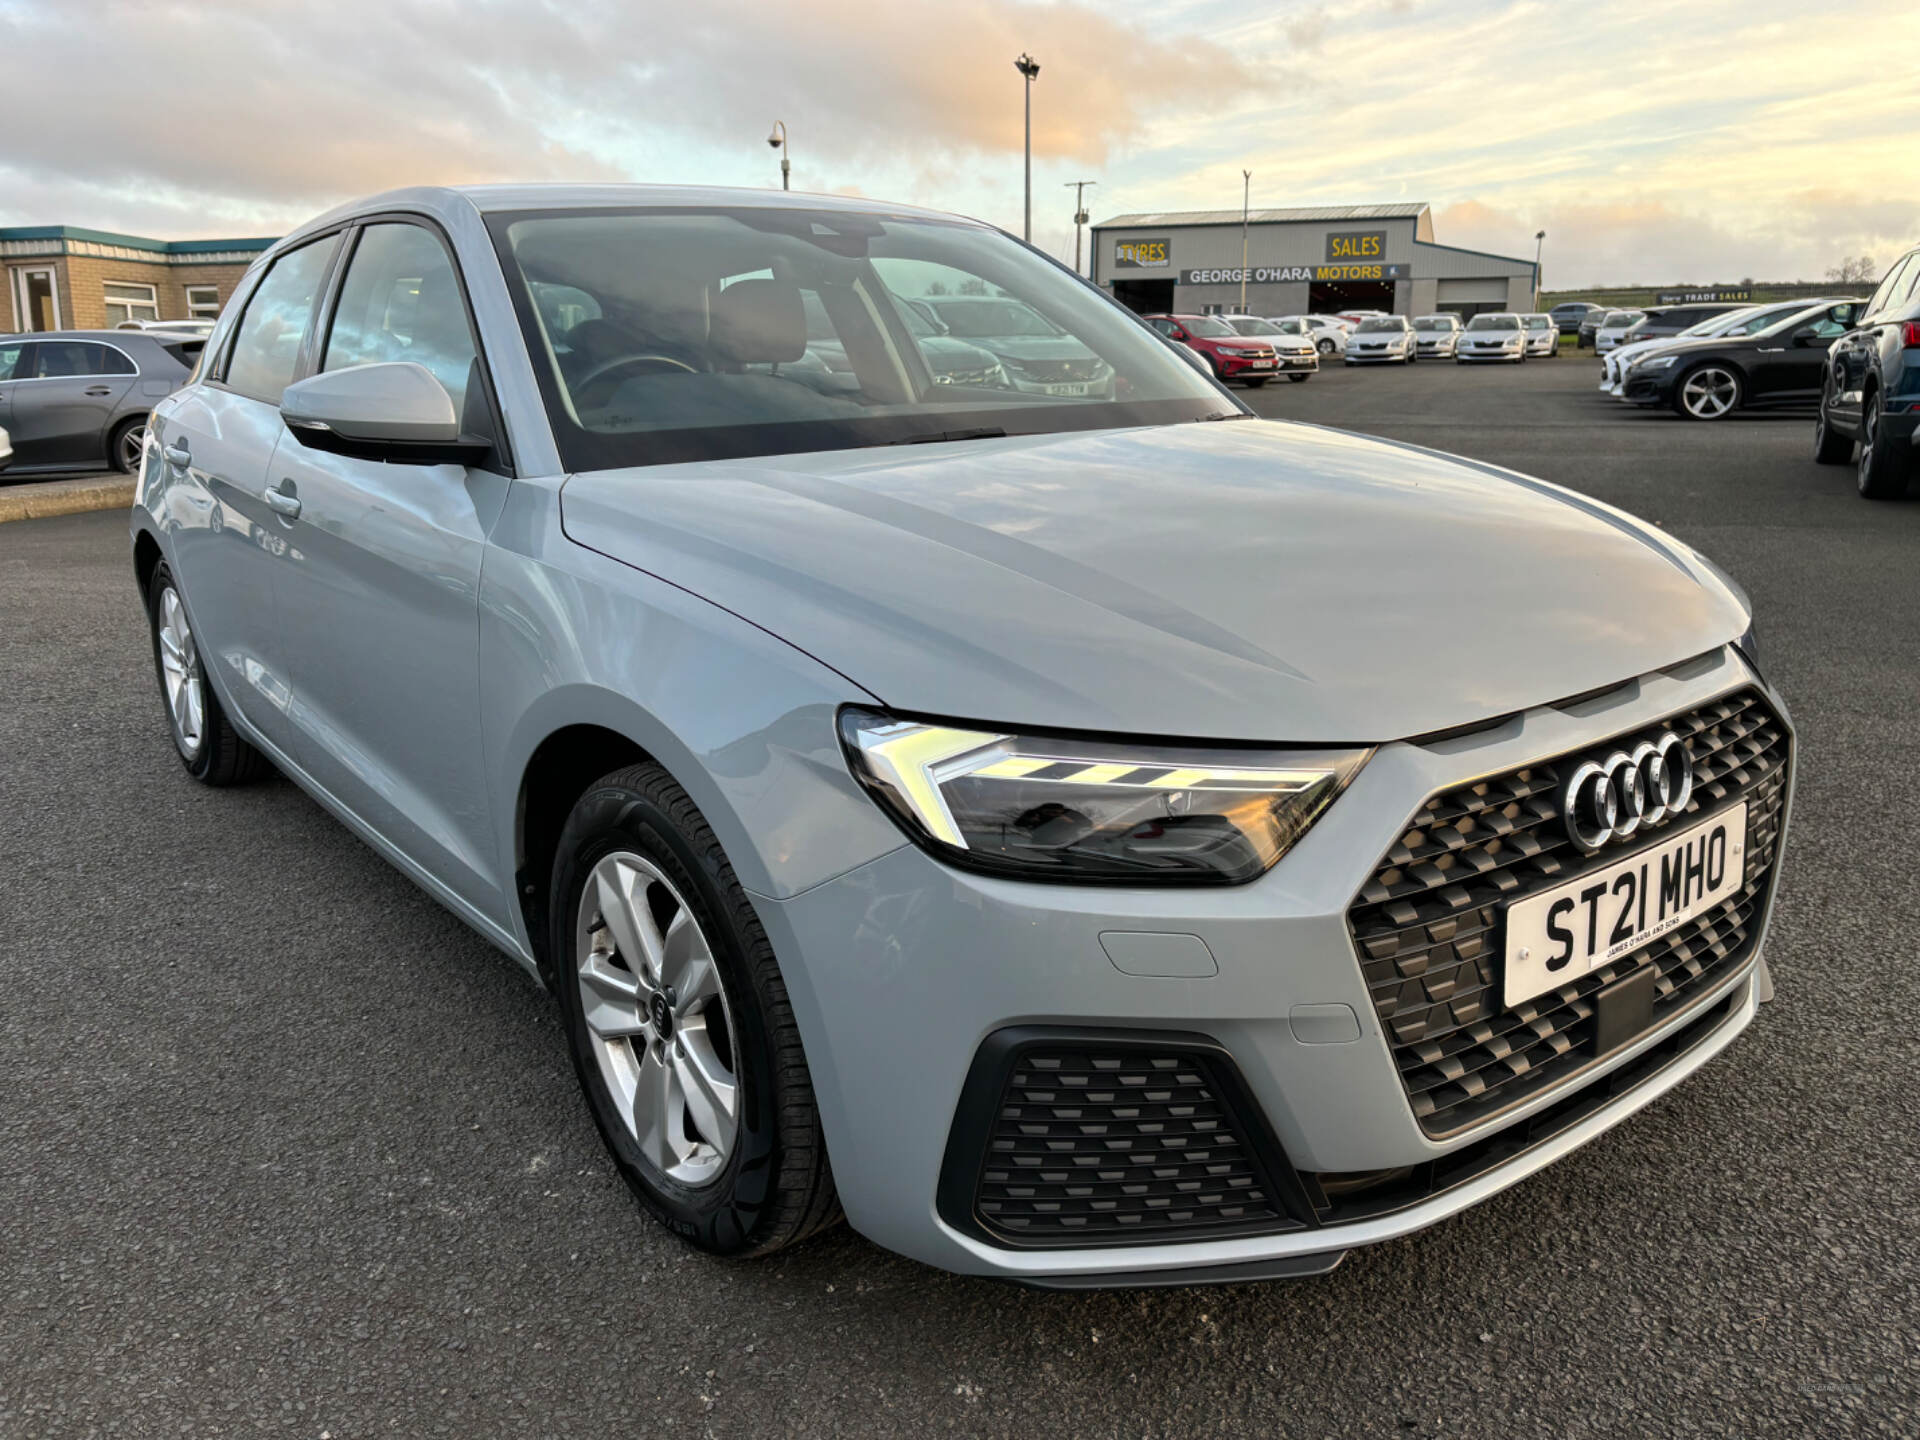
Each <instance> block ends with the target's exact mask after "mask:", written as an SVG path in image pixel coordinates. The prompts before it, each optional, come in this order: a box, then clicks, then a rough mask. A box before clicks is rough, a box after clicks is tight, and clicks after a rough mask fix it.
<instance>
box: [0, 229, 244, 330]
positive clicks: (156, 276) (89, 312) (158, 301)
mask: <svg viewBox="0 0 1920 1440" xmlns="http://www.w3.org/2000/svg"><path fill="white" fill-rule="evenodd" d="M271 244H273V241H272V240H261V239H248V240H149V239H146V238H145V237H144V236H140V235H116V234H113V233H112V232H110V231H105V230H82V229H79V228H78V227H76V226H72V225H23V226H15V227H12V228H9V229H0V265H4V267H5V270H6V282H7V293H6V296H5V297H4V298H3V299H0V330H5V331H7V332H10V333H23V332H26V331H33V330H110V329H112V328H113V327H114V326H116V325H118V324H120V323H121V322H123V321H126V320H211V319H212V318H213V317H214V316H216V315H218V314H219V313H220V308H221V306H223V305H225V304H226V303H227V299H228V297H229V296H231V295H232V294H233V287H234V286H235V285H237V284H239V283H240V277H241V276H242V275H244V274H246V272H247V267H248V266H249V265H251V264H252V263H253V262H254V260H255V258H256V257H258V256H259V254H260V252H261V251H262V250H265V249H266V248H267V247H268V246H269V245H271Z"/></svg>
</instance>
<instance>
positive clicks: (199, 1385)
mask: <svg viewBox="0 0 1920 1440" xmlns="http://www.w3.org/2000/svg"><path fill="white" fill-rule="evenodd" d="M1594 378H1595V375H1594V366H1593V364H1592V362H1591V360H1584V361H1575V360H1573V359H1571V358H1563V359H1560V360H1554V361H1541V362H1534V363H1532V364H1529V365H1527V366H1525V367H1523V368H1520V369H1516V370H1511V371H1509V370H1504V369H1499V370H1496V369H1464V368H1456V367H1454V366H1452V365H1450V364H1442V365H1433V364H1426V365H1420V366H1417V367H1415V368H1414V369H1413V370H1412V371H1410V372H1399V371H1365V372H1344V371H1341V370H1338V369H1337V368H1336V369H1334V370H1332V371H1330V372H1328V373H1326V374H1323V375H1321V376H1319V377H1317V378H1315V379H1314V380H1312V381H1310V382H1308V383H1307V384H1304V385H1284V384H1282V385H1279V386H1277V387H1275V386H1270V387H1268V388H1267V389H1266V390H1264V391H1262V392H1260V393H1258V394H1257V395H1254V396H1252V397H1251V398H1252V400H1253V403H1254V404H1255V405H1256V406H1257V407H1258V408H1259V409H1260V410H1261V412H1262V413H1265V414H1268V415H1273V416H1278V417H1282V418H1288V419H1298V420H1305V421H1311V422H1314V423H1320V424H1332V425H1339V426H1346V427H1350V428H1354V429H1360V430H1368V431H1372V432H1374V433H1378V434H1381V435H1385V436H1388V437H1390V438H1393V439H1396V440H1401V441H1406V442H1410V443H1415V444H1422V445H1432V446H1436V447H1438V448H1441V449H1446V450H1454V451H1458V452H1461V453H1464V454H1468V455H1472V456H1475V457H1477V458H1479V459H1482V460H1485V461H1490V462H1493V463H1496V464H1500V465H1509V466H1513V467H1515V468H1518V469H1521V470H1526V471H1529V472H1532V473H1534V474H1537V475H1541V476H1544V477H1546V478H1548V479H1551V480H1555V481H1558V482H1561V483H1564V484H1567V485H1570V486H1573V487H1574V488H1577V489H1580V490H1583V491H1586V492H1587V493H1589V494H1592V495H1595V496H1598V497H1599V498H1601V499H1603V500H1607V501H1611V502H1614V503H1617V504H1620V505H1623V506H1625V507H1627V508H1628V509H1631V510H1635V511H1638V512H1639V513H1641V514H1643V515H1646V516H1649V517H1651V518H1653V519H1656V520H1658V521H1660V522H1661V523H1662V524H1663V525H1665V526H1666V527H1667V528H1668V529H1669V530H1671V531H1672V532H1673V533H1674V534H1675V535H1677V536H1679V537H1680V538H1681V539H1683V540H1685V541H1687V542H1688V543H1690V544H1693V545H1696V546H1698V547H1699V548H1700V549H1702V550H1703V551H1705V552H1706V553H1707V554H1709V555H1711V556H1713V557H1714V558H1715V559H1716V560H1718V561H1719V562H1720V563H1721V564H1722V565H1724V566H1725V567H1726V568H1727V569H1728V570H1729V571H1730V572H1731V573H1732V574H1733V575H1734V576H1735V577H1737V578H1738V579H1739V580H1740V581H1741V582H1742V583H1743V584H1744V585H1745V586H1746V587H1747V588H1748V589H1749V590H1750V591H1751V592H1752V593H1753V596H1754V599H1755V602H1756V604H1757V606H1758V608H1759V612H1760V616H1761V630H1760V636H1761V643H1762V646H1763V650H1764V654H1765V658H1766V663H1767V666H1768V668H1769V670H1770V671H1771V673H1772V674H1773V675H1774V676H1775V677H1777V679H1778V681H1779V683H1780V685H1781V687H1782V688H1783V690H1784V691H1785V693H1786V695H1787V697H1788V699H1789V701H1790V702H1791V704H1792V707H1793V712H1794V717H1795V720H1796V723H1797V724H1798V727H1799V733H1800V745H1801V749H1800V761H1799V775H1798V793H1797V798H1796V802H1795V816H1794V830H1793V833H1792V836H1791V838H1790V841H1789V844H1788V847H1787V852H1786V877H1785V881H1784V888H1783V891H1782V894H1781V898H1780V903H1779V909H1778V913H1777V916H1776V920H1775V925H1774V930H1773V934H1772V939H1771V943H1770V955H1771V960H1772V966H1773V974H1774V978H1775V981H1776V983H1777V986H1778V992H1779V1000H1778V1003H1776V1004H1774V1005H1772V1006H1770V1007H1767V1008H1765V1009H1763V1010H1762V1012H1761V1014H1760V1017H1759V1019H1758V1020H1757V1021H1756V1022H1755V1024H1754V1025H1753V1027H1752V1028H1751V1029H1750V1030H1749V1031H1748V1032H1747V1033H1746V1034H1745V1035H1744V1036H1743V1037H1742V1038H1741V1039H1740V1040H1739V1041H1738V1042H1737V1043H1735V1044H1734V1045H1733V1047H1732V1048H1731V1049H1729V1050H1728V1051H1727V1052H1726V1053H1725V1054H1724V1055H1723V1056H1721V1057H1720V1058H1719V1059H1717V1060H1716V1061H1714V1062H1713V1063H1712V1064H1711V1065H1709V1066H1708V1067H1707V1068H1706V1069H1704V1070H1703V1071H1702V1072H1701V1073H1700V1074H1698V1075H1697V1076H1695V1077H1694V1078H1692V1079H1691V1080H1689V1081H1688V1082H1687V1083H1686V1084H1684V1085H1682V1086H1680V1087H1679V1088H1678V1089H1677V1090H1675V1091H1674V1092H1673V1093H1672V1094H1670V1095H1668V1096H1666V1097H1665V1098H1663V1099H1662V1100H1660V1101H1659V1102H1658V1103H1656V1104H1655V1105H1653V1106H1652V1107H1651V1108H1650V1109H1649V1110H1647V1111H1646V1112H1644V1113H1642V1114H1641V1115H1639V1116H1637V1117H1635V1118H1634V1119H1632V1120H1630V1121H1628V1122H1627V1123H1626V1124H1624V1125H1622V1126H1620V1127H1619V1128H1617V1129H1615V1130H1614V1131H1612V1132H1610V1133H1609V1134H1607V1135H1606V1136H1604V1137H1602V1138H1601V1139H1600V1140H1598V1141H1597V1142H1596V1143H1594V1144H1592V1145H1590V1146H1588V1147H1587V1148H1586V1149H1584V1150H1582V1151H1581V1152H1579V1153H1578V1154H1576V1155H1574V1156H1571V1157H1569V1158H1568V1159H1566V1160H1564V1161H1562V1162H1561V1163H1559V1164H1558V1165H1555V1166H1553V1167H1551V1168H1550V1169H1548V1170H1547V1171H1545V1172H1543V1173H1542V1174H1540V1175H1538V1176H1536V1177H1534V1178H1533V1179H1530V1180H1528V1181H1526V1182H1525V1183H1523V1184H1521V1185H1519V1186H1518V1187H1516V1188H1514V1189H1512V1190H1510V1191H1508V1192H1506V1193H1505V1194H1503V1195H1501V1196H1499V1197H1497V1198H1496V1199H1495V1200H1493V1201H1492V1202H1490V1203H1488V1204H1486V1205H1484V1206H1482V1207H1480V1208H1479V1209H1477V1210H1474V1211H1472V1212H1470V1213H1468V1214H1465V1215H1463V1216H1460V1217H1458V1218H1456V1219H1454V1220H1452V1221H1449V1222H1447V1223H1445V1224H1443V1225H1441V1226H1439V1227H1436V1228H1434V1229H1432V1230H1429V1231H1427V1232H1426V1233H1424V1234H1421V1235H1418V1236H1414V1237H1412V1238H1409V1239H1406V1240H1401V1241H1397V1242H1394V1243H1391V1244H1388V1245H1384V1246H1381V1247H1379V1248H1376V1249H1373V1250H1370V1251H1360V1252H1357V1253H1355V1254H1354V1255H1353V1256H1352V1257H1351V1258H1350V1259H1349V1260H1348V1261H1347V1263H1346V1264H1345V1265H1344V1266H1343V1267H1341V1268H1340V1269H1339V1270H1337V1271H1336V1272H1334V1273H1333V1274H1332V1275H1330V1276H1328V1277H1326V1278H1324V1279H1321V1280H1315V1281H1310V1282H1301V1283H1295V1284H1269V1285H1256V1286H1243V1287H1236V1288H1231V1289H1220V1290H1194V1291H1148V1292H1136V1293H1119V1294H1041V1293H1033V1292H1028V1291H1023V1290H1019V1289H1014V1288H1011V1287H1008V1286H1004V1285H1000V1284H994V1283H987V1282H981V1281H974V1280H963V1279H957V1278H954V1277H950V1276H946V1275H942V1274H938V1273H935V1272H932V1271H929V1270H926V1269H923V1268H921V1267H919V1266H917V1265H914V1264H911V1263H909V1262H907V1261H905V1260H900V1259H897V1258H894V1257H892V1256H890V1255H888V1254H886V1253H884V1252H882V1251H880V1250H878V1249H876V1248H875V1247H873V1246H871V1245H869V1244H867V1243H866V1242H864V1241H863V1240H861V1239H860V1238H859V1237H858V1236H857V1235H854V1234H852V1233H850V1232H848V1231H846V1230H844V1229H842V1230H840V1231H838V1232H836V1233H834V1234H831V1235H829V1236H826V1237H824V1238H822V1239H820V1240H818V1241H816V1242H814V1243H811V1244H808V1245H806V1246H803V1247H801V1248H800V1249H798V1250H796V1251H794V1252H791V1253H790V1254H788V1255H786V1256H783V1257H778V1258H776V1259H774V1260H772V1261H769V1262H762V1263H755V1264H744V1265H728V1264H722V1263H718V1262H714V1261H711V1260H707V1259H704V1258H700V1257H697V1256H695V1255H693V1254H690V1253H688V1252H687V1251H685V1250H684V1249H682V1248H681V1247H680V1246H679V1244H678V1243H677V1242H675V1241H674V1240H672V1239H671V1238H669V1237H668V1236H667V1235H666V1234H665V1233H663V1232H662V1231H660V1230H659V1229H657V1228H655V1227H654V1226H652V1225H650V1224H648V1223H647V1222H646V1221H644V1220H643V1219H642V1218H641V1216H640V1214H639V1212H638V1209H637V1207H636V1206H635V1204H634V1202H633V1201H632V1200H631V1199H630V1198H629V1197H628V1195H627V1193H626V1192H625V1191H624V1189H623V1188H622V1187H621V1186H620V1184H619V1182H618V1181H617V1179H616V1178H615V1176H614V1174H613V1172H612V1170H611V1168H610V1166H609V1165H608V1163H607V1162H606V1160H605V1159H604V1158H603V1156H602V1153H601V1148H600V1144H599V1141H598V1139H597V1137H596V1136H595V1134H594V1131H593V1128H592V1125H591V1124H590V1122H589V1120H588V1118H587V1115H586V1111H585V1109H584V1108H583V1106H582V1105H581V1104H580V1102H579V1101H578V1099H577V1098H576V1096H575V1087H574V1080H573V1076H572V1074H571V1071H570V1067H569V1065H568V1062H567V1058H566V1055H565V1052H564V1050H563V1048H562V1044H561V1037H560V1035H559V1032H558V1028H557V1025H556V1022H555V1019H554V1016H553V1013H552V1012H551V1010H550V1009H549V1007H548V1005H547V1003H546V1002H545V1001H544V1000H543V998H542V997H541V996H540V995H539V994H538V993H537V992H536V991H535V989H534V987H533V986H532V984H531V983H530V982H529V981H527V980H526V979H525V977H524V976H523V975H522V974H521V972H520V971H519V970H518V969H517V968H516V967H515V966H514V965H513V964H512V963H511V962H510V961H508V960H507V959H505V958H504V957H502V956H501V955H499V954H497V953H496V952H494V951H493V950H492V949H490V948H489V947H488V946H487V945H486V944H485V943H484V942H482V941H481V940H479V939H478V938H476V937H475V936H474V935H472V934H470V933H469V932H468V931H466V930H465V929H464V928H462V927H461V926H460V925H459V923H458V922H456V921H455V920H453V919H452V918H451V917H450V916H448V915H447V914H445V913H444V912H442V911H441V910H440V909H438V908H437V907H436V906H435V905H434V904H433V903H432V902H431V901H429V900H428V899H426V898H425V896H423V895H422V894H421V893H419V892H418V891H416V890H415V889H414V888H413V887H412V886H411V885H409V884H408V883H407V882H406V881H405V880H403V879H402V878H401V877H400V876H399V875H398V874H397V873H395V872H394V871H393V870H392V869H390V868H389V867H388V866H387V865H386V864H385V863H383V862H382V861H380V860H379V859H377V858H375V856H374V855H373V854H372V853H371V852H370V851H368V850H367V849H366V848H365V847H363V846H362V845H361V844H359V843H358V842H357V841H356V840H354V839H353V838H351V837H350V836H349V835H348V833H347V832H346V831H345V830H343V829H342V828H341V827H340V826H339V825H337V824H335V823H334V822H333V821H332V820H331V819H329V818H327V817H326V816H325V815H324V814H323V813H322V812H321V811H320V810H318V809H317V808H316V807H315V806H314V805H313V804H311V803H310V802H308V801H307V800H306V799H305V798H303V797H302V796H301V794H300V793H299V792H297V791H296V790H294V789H293V788H292V787H291V786H290V785H288V784H285V783H284V782H275V783H270V784H264V785H260V786H257V787H254V788H251V789H244V790H237V791H224V792H215V791H208V790H204V789H200V788H198V787H196V786H194V785H192V784H190V783H189V782H188V781H187V780H186V778H185V777H184V776H183V775H182V773H181V772H180V769H179V766H178V764H177V763H176V761H175V759H174V757H173V753H172V750H171V747H170V744H169V741H168V738H167V735H166V732H165V729H164V727H163V723H162V720H161V711H160V704H159V701H158V698H157V696H156V694H155V687H154V682H153V678H152V668H151V660H150V656H149V651H148V647H147V641H146V637H145V634H144V632H143V629H142V624H141V618H140V613H139V608H138V605H137V602H136V599H135V596H134V594H133V587H132V580H131V576H130V573H129V572H130V566H129V562H128V554H127V542H126V533H125V526H124V521H123V518H122V517H121V516H118V515H111V514H99V515H81V516H71V517H65V518H60V519H50V520H30V521H23V522H20V523H17V524H11V525H7V526H5V527H0V616H3V617H4V619H5V624H4V625H0V697H3V698H0V747H3V748H0V755H4V759H0V797H3V803H0V853H4V855H5V857H6V861H7V877H6V878H7V885H6V888H5V892H4V894H5V900H4V904H0V1435H4V1436H6V1437H9V1440H16V1437H17V1440H25V1437H37V1436H80V1435H96V1434H100V1435H107V1434H117V1435H130V1436H142V1437H145V1436H161V1435H168V1436H172V1435H192V1436H266V1435H273V1436H279V1435H287V1436H299V1437H305V1440H315V1437H320V1436H322V1435H326V1436H330V1437H333V1440H349V1437H362V1436H374V1435H404V1436H442V1435H444V1436H459V1437H463V1440H471V1437H476V1436H486V1435H495V1434H505V1433H514V1434H529V1435H605V1434H612V1433H644V1434H716V1435H768V1434H776V1433H795V1434H849V1435H852V1434H895V1435H924V1434H929V1433H953V1434H969V1435H972V1434H981V1435H989V1434H1004V1435H1016V1436H1031V1435H1062V1436H1094V1435H1127V1436H1133V1435H1155V1436H1181V1437H1186V1436H1195V1435H1202V1434H1206V1435H1216V1434H1259V1435H1278V1434H1288V1435H1311V1436H1343V1437H1346V1436H1362V1435H1392V1436H1461V1437H1470V1440H1481V1437H1531V1436H1553V1437H1559V1440H1566V1437H1603V1436H1604V1437H1614V1436H1635V1437H1652V1436H1682V1435H1701V1434H1706V1435H1729V1436H1734V1435H1737V1436H1743V1437H1751V1436H1762V1435H1767V1436H1772V1435H1780V1436H1808V1435H1886V1436H1897V1437H1911V1436H1913V1435H1914V1434H1916V1433H1920V1402H1917V1400H1916V1397H1917V1396H1920V1346H1916V1341H1915V1337H1916V1335H1920V1245H1917V1244H1916V1240H1917V1239H1920V1233H1917V1232H1916V1226H1915V1221H1914V1216H1915V1215H1916V1214H1920V1143H1917V1140H1916V1113H1917V1111H1916V1105H1915V1099H1914V1095H1915V1083H1914V1073H1915V1069H1916V1066H1917V1065H1920V1045H1917V1044H1916V1020H1915V1017H1916V1016H1920V967H1917V966H1916V965H1915V964H1914V957H1915V955H1916V953H1920V888H1917V887H1916V886H1915V884H1914V881H1913V866H1914V857H1915V854H1916V853H1917V852H1920V821H1917V820H1916V817H1917V816H1920V766H1916V765H1915V763H1914V758H1913V747H1914V742H1915V739H1916V734H1917V733H1920V731H1917V728H1916V723H1915V719H1914V717H1915V715H1916V714H1920V502H1909V503H1907V504H1904V505H1870V504H1868V503H1866V502H1864V501H1861V500H1859V499H1857V498H1855V497H1854V495H1853V493H1852V477H1851V474H1850V472H1848V471H1845V470H1838V471H1836V470H1828V469H1822V468H1820V467H1817V466H1815V465H1814V464H1813V463H1812V461H1811V459H1810V458H1809V454H1808V451H1809V443H1808V428H1809V427H1808V425H1807V423H1806V422H1805V421H1804V419H1791V420H1783V419H1761V418H1755V419H1737V420H1734V421H1730V422H1726V423H1723V424H1720V425H1713V426H1709V425H1698V424H1689V423H1686V422H1682V421H1680V420H1677V419H1675V418H1672V417H1669V416H1664V415H1636V414H1627V413H1623V412H1622V411H1621V408H1620V407H1619V406H1618V405H1616V404H1614V403H1613V402H1610V401H1603V400H1602V399H1600V398H1599V397H1598V396H1597V395H1595V394H1594V393H1593V392H1592V389H1591V386H1592V384H1593V381H1594ZM1168 483H1169V484H1178V483H1179V478H1178V476H1176V475H1170V476H1169V477H1168ZM1444 560H1445V557H1444V556H1437V557H1436V563H1437V564H1440V565H1442V566H1443V565H1444ZM1359 563H1364V562H1363V561H1361V562H1359ZM1298 618H1299V623H1300V624H1302V625H1311V624H1313V623H1315V617H1314V616H1313V615H1312V614H1311V613H1310V612H1309V613H1303V614H1302V615H1300V616H1299V617H1298ZM1276 738H1284V737H1276ZM903 1083H911V1080H910V1077H903Z"/></svg>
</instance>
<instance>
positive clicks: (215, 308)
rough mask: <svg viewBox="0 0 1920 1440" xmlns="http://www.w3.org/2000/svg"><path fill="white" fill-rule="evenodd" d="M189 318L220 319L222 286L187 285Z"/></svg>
mask: <svg viewBox="0 0 1920 1440" xmlns="http://www.w3.org/2000/svg"><path fill="white" fill-rule="evenodd" d="M187 318H188V319H189V320H218V319H219V318H220V287H219V286H218V285H189V286H187Z"/></svg>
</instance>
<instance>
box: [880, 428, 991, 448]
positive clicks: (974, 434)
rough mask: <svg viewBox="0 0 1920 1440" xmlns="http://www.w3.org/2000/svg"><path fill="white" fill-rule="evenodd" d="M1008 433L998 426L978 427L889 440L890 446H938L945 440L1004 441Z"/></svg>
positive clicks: (936, 431) (931, 432)
mask: <svg viewBox="0 0 1920 1440" xmlns="http://www.w3.org/2000/svg"><path fill="white" fill-rule="evenodd" d="M1006 434H1007V432H1006V431H1005V430H1003V429H1001V428H1000V427H999V426H998V425H976V426H974V427H973V428H972V429H970V430H929V431H927V433H926V434H924V435H909V436H907V437H906V439H904V440H889V441H888V442H887V443H888V444H889V445H938V444H940V443H941V442H942V441H945V440H1004V439H1005V438H1006Z"/></svg>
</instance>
